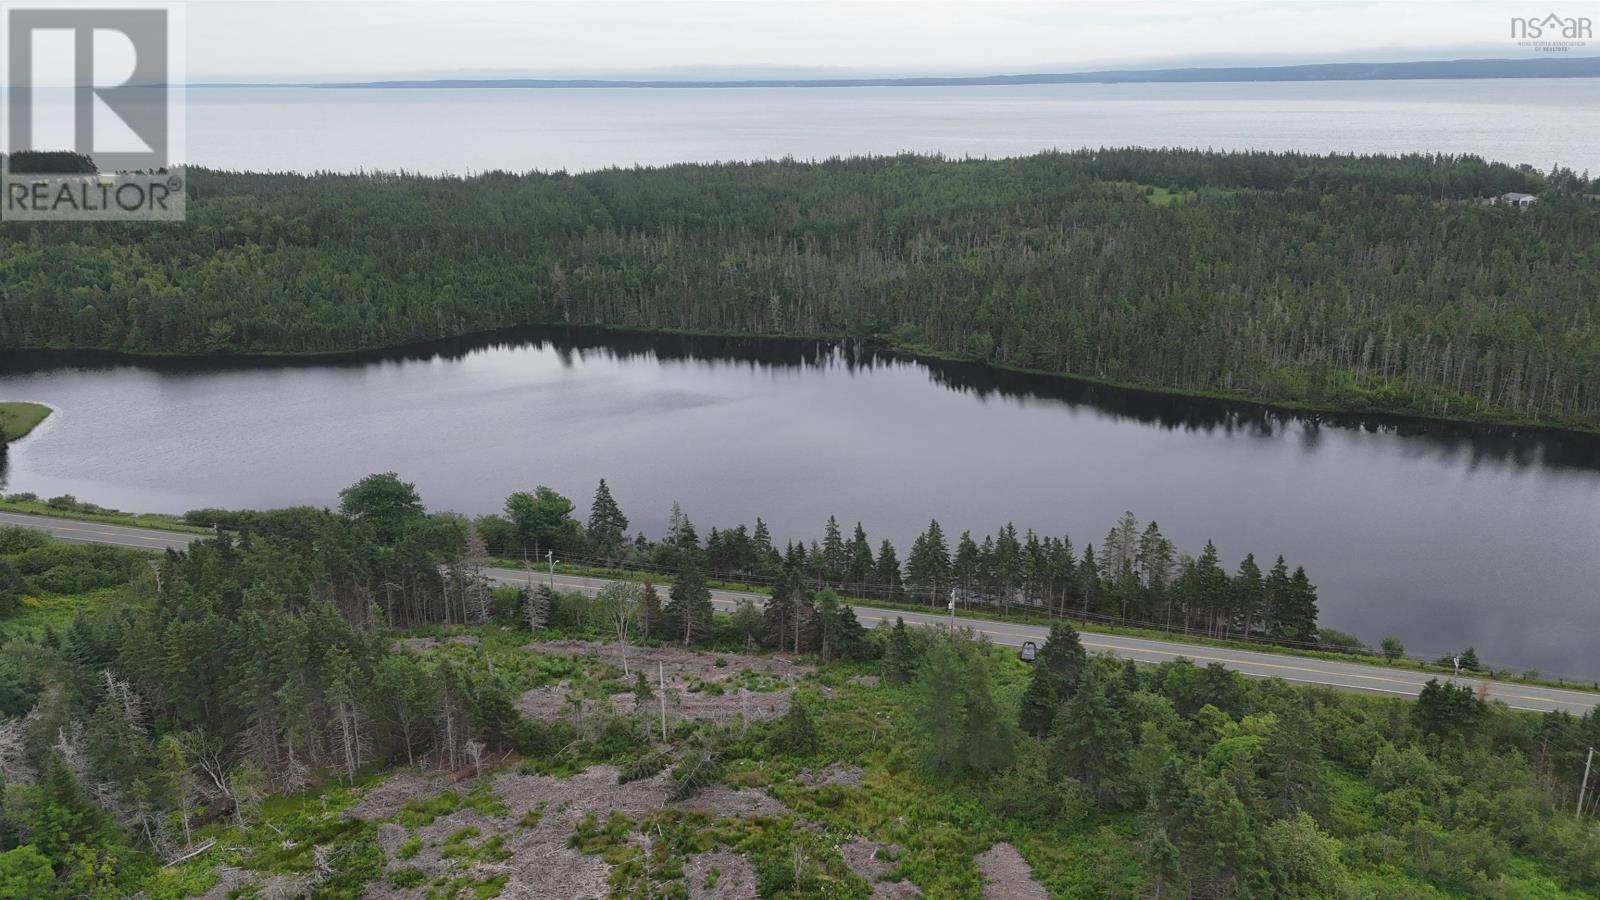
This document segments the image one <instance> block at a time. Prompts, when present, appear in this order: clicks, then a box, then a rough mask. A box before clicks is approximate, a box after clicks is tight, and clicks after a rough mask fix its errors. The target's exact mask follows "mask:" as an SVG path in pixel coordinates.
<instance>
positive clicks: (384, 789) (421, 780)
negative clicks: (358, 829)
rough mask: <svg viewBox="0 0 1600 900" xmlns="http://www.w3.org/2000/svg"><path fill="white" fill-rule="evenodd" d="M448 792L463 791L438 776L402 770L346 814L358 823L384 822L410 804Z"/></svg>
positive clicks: (378, 786) (370, 792)
mask: <svg viewBox="0 0 1600 900" xmlns="http://www.w3.org/2000/svg"><path fill="white" fill-rule="evenodd" d="M448 790H453V791H456V792H457V793H460V792H461V791H462V788H461V787H460V786H459V785H456V784H454V783H453V782H451V781H450V780H449V779H447V778H445V777H443V776H440V775H424V774H422V773H419V772H416V771H413V770H404V771H400V772H397V773H395V774H394V775H391V776H389V777H388V778H386V779H384V780H383V781H382V782H380V783H379V784H377V785H374V786H373V787H372V788H371V789H370V790H368V791H367V792H366V794H364V795H362V797H361V799H360V800H357V801H356V802H355V805H354V806H351V807H350V809H349V810H348V811H347V814H348V815H350V816H352V817H354V818H357V819H369V820H370V819H387V818H388V817H390V816H392V815H394V814H395V813H397V812H399V811H400V809H401V807H403V806H405V805H406V804H407V803H409V802H411V801H412V800H427V799H429V798H432V797H437V796H438V795H439V794H441V793H443V792H445V791H448Z"/></svg>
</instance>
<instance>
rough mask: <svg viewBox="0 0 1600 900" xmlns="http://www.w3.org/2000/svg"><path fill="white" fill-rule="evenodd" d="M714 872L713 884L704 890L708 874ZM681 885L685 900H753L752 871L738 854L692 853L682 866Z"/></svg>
mask: <svg viewBox="0 0 1600 900" xmlns="http://www.w3.org/2000/svg"><path fill="white" fill-rule="evenodd" d="M713 869H715V870H716V872H717V883H716V884H715V885H713V886H712V887H706V880H707V878H708V877H709V875H710V873H711V871H712V870H713ZM683 882H684V885H685V886H687V887H688V888H689V900H755V897H756V896H757V894H756V870H755V867H754V866H752V865H750V861H749V860H747V859H745V858H744V856H743V855H742V854H739V853H734V852H733V851H731V850H715V851H712V852H711V853H696V854H695V855H694V856H691V857H689V859H688V860H687V861H686V862H685V863H684V865H683Z"/></svg>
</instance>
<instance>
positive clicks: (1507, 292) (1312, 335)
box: [0, 148, 1600, 428]
mask: <svg viewBox="0 0 1600 900" xmlns="http://www.w3.org/2000/svg"><path fill="white" fill-rule="evenodd" d="M189 190H190V195H191V197H190V201H189V207H188V209H189V214H188V220H187V221H186V222H184V223H181V224H174V225H170V226H163V227H160V228H151V227H149V226H147V225H143V224H129V225H116V224H112V225H106V224H86V225H77V226H61V225H56V224H52V225H50V226H48V227H44V226H38V225H28V224H21V223H10V224H5V225H0V348H6V349H15V348H49V347H72V348H106V349H114V350H122V351H131V352H138V353H178V354H213V353H215V354H241V353H326V352H336V351H344V350H352V349H357V348H374V347H389V346H397V345H402V344H408V343H414V342H420V341H426V340H430V339H437V338H443V337H450V336H457V335H463V334H469V333H474V332H481V331H486V330H490V329H495V328H500V327H506V326H512V325H517V324H529V323H572V324H599V325H606V326H613V327H625V328H638V329H653V330H681V331H696V332H715V333H730V334H758V335H808V336H856V337H863V338H868V339H873V340H877V341H881V342H884V343H885V344H889V345H893V346H895V347H898V348H901V349H905V350H909V351H912V352H918V353H924V354H929V355H951V356H959V357H962V358H967V359H974V360H978V361H982V362H986V363H990V364H993V365H996V366H1006V367H1013V368H1018V369H1027V370H1038V371H1045V372H1054V373H1067V374H1072V375H1077V376H1083V377H1088V378H1094V379H1101V380H1106V381H1112V382H1117V383H1123V384H1129V385H1134V386H1144V387H1154V388H1165V389H1175V390H1184V391H1194V392H1203V393H1216V394H1225V395H1229V396H1236V397H1244V398H1248V399H1254V400H1261V401H1269V402H1275V403H1280V404H1289V405H1298V406H1306V407H1312V408H1318V409H1339V410H1355V411H1384V412H1394V413H1407V414H1420V415H1427V416H1438V417H1450V418H1463V419H1475V420H1493V421H1500V422H1540V423H1547V424H1555V425H1564V426H1570V427H1578V428H1595V427H1600V391H1597V390H1596V387H1595V385H1597V384H1600V326H1597V324H1596V304H1597V286H1600V284H1597V282H1600V259H1597V258H1596V253H1597V252H1600V251H1597V249H1596V248H1597V247H1600V204H1597V203H1595V202H1594V195H1593V194H1592V193H1589V192H1591V191H1593V188H1592V186H1591V185H1590V184H1589V181H1588V176H1587V174H1586V173H1585V174H1582V175H1579V174H1575V173H1573V172H1571V171H1570V170H1566V169H1560V168H1556V169H1553V170H1552V171H1550V172H1549V173H1546V174H1541V173H1539V172H1536V171H1533V170H1531V169H1528V168H1526V167H1520V168H1519V167H1513V166H1508V165H1504V164H1499V163H1489V162H1485V161H1484V160H1482V159H1479V158H1476V157H1470V156H1460V157H1457V156H1429V155H1410V156H1401V157H1383V156H1339V155H1335V156H1316V155H1306V154H1298V153H1264V152H1237V153H1220V152H1211V151H1199V150H1151V149H1136V148H1121V149H1097V150H1081V151H1074V152H1054V153H1044V154H1039V155H1035V156H1030V157H1024V158H1017V159H1003V160H951V159H943V158H938V157H918V156H895V157H876V158H860V159H829V160H824V161H816V162H799V161H795V160H789V159H785V160H776V161H768V162H757V163H724V164H714V165H678V166H669V167H662V168H634V169H608V170H603V171H594V172H585V173H578V174H569V173H564V172H557V173H527V174H512V173H504V172H492V173H485V174H482V175H477V176H473V177H424V176H418V175H413V174H407V173H360V174H317V175H295V174H269V173H237V172H219V171H208V170H193V171H191V172H190V179H189ZM1506 191H1525V192H1530V193H1535V194H1537V195H1539V196H1540V198H1541V202H1540V203H1539V204H1538V205H1537V206H1535V207H1533V208H1530V209H1514V208H1511V207H1507V206H1499V205H1493V204H1491V203H1489V202H1488V200H1489V199H1490V198H1493V197H1495V196H1497V195H1499V194H1501V193H1503V192H1506Z"/></svg>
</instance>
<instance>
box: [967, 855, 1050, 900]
mask: <svg viewBox="0 0 1600 900" xmlns="http://www.w3.org/2000/svg"><path fill="white" fill-rule="evenodd" d="M974 862H976V863H977V864H978V874H979V875H982V876H983V896H984V898H985V900H1050V894H1049V892H1048V891H1046V890H1045V889H1044V885H1042V884H1040V883H1039V882H1037V881H1035V880H1034V878H1033V867H1032V866H1029V865H1028V861H1027V860H1025V859H1023V858H1022V854H1020V853H1018V852H1017V848H1015V847H1013V846H1011V845H1010V844H1005V843H1001V844H995V845H994V846H993V847H990V848H989V849H988V850H985V851H984V852H982V853H980V854H978V858H977V859H976V860H974Z"/></svg>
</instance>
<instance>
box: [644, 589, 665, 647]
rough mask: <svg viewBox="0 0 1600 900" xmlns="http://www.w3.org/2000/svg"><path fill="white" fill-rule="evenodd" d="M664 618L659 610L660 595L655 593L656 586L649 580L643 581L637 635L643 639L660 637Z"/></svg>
mask: <svg viewBox="0 0 1600 900" xmlns="http://www.w3.org/2000/svg"><path fill="white" fill-rule="evenodd" d="M665 621H666V617H665V615H664V614H663V612H662V610H661V594H660V593H658V592H657V591H656V586H655V585H654V584H652V583H651V581H650V579H648V578H646V579H645V581H644V590H643V591H642V592H641V593H640V594H639V634H640V635H641V636H643V637H647V638H650V637H660V636H661V634H662V632H663V630H664V628H665V625H664V623H665Z"/></svg>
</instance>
